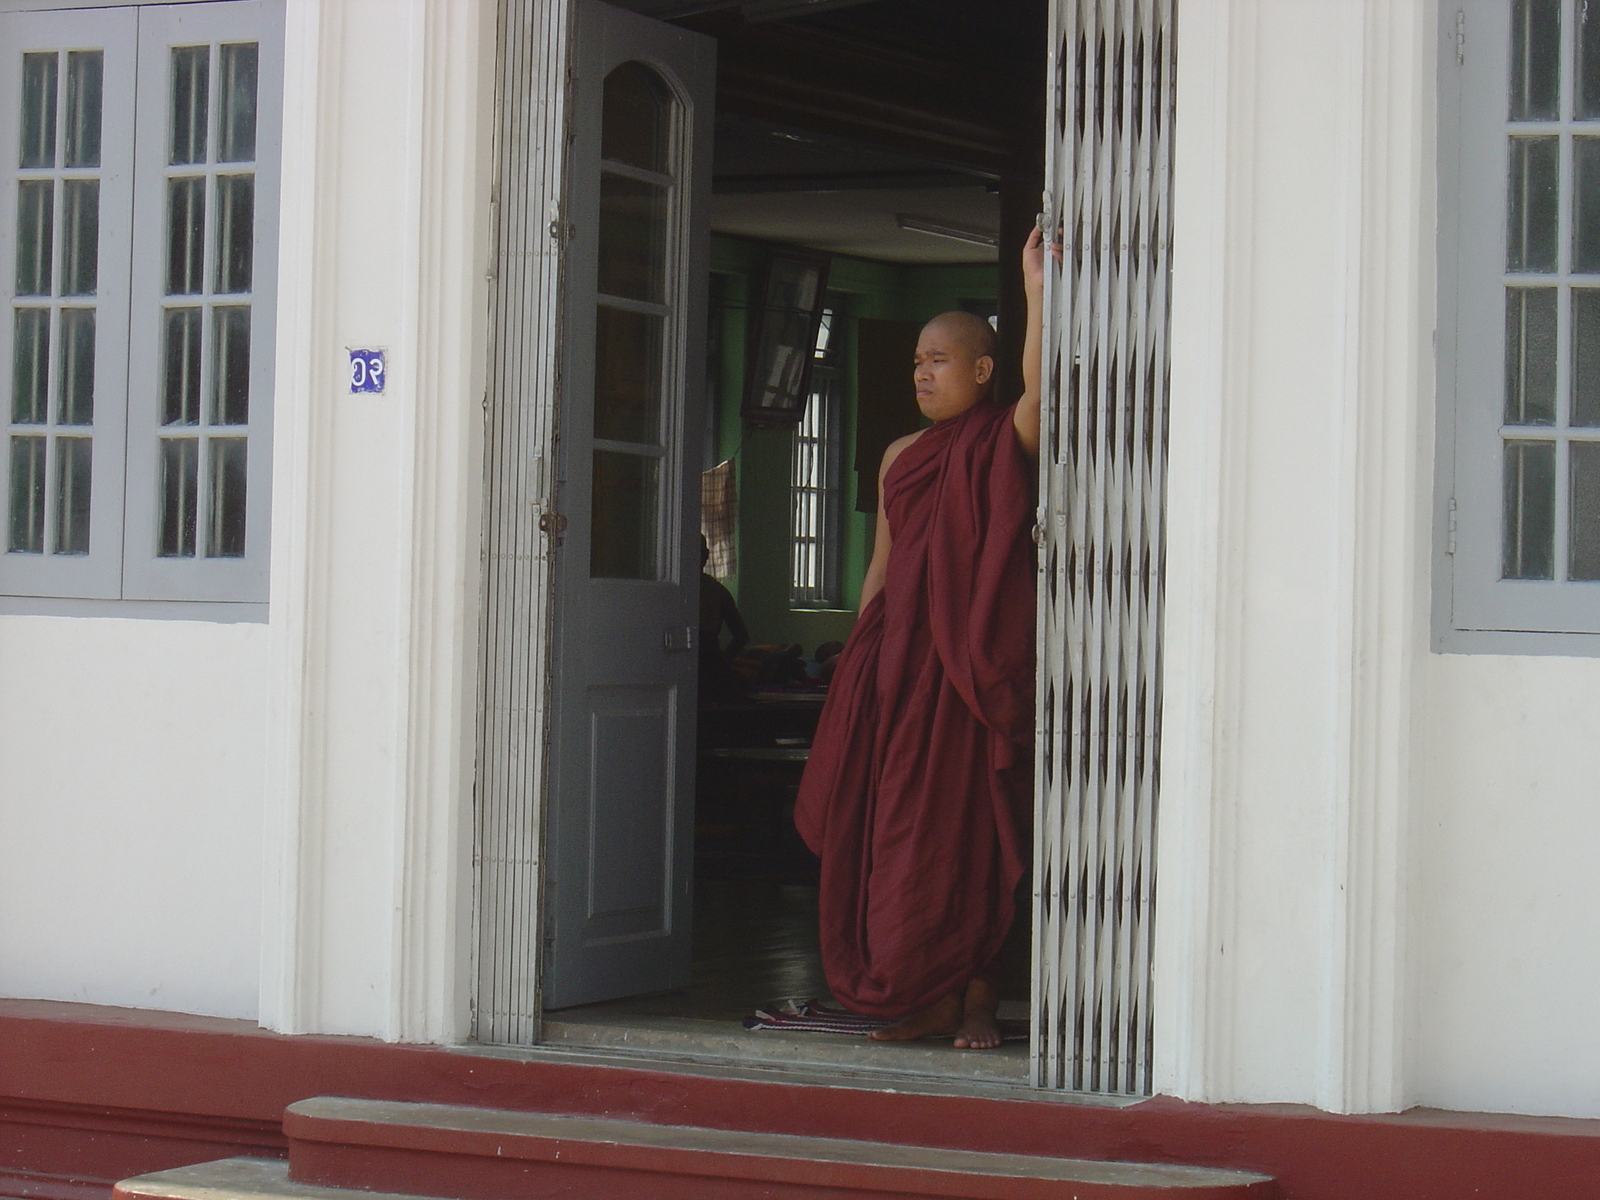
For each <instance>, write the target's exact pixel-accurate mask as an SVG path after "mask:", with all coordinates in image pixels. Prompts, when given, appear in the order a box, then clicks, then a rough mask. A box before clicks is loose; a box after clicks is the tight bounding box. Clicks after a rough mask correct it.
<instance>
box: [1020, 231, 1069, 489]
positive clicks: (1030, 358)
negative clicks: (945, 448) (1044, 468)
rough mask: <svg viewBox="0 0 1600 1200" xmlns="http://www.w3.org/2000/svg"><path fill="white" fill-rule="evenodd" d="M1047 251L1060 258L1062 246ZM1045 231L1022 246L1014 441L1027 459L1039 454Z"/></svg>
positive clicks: (1036, 232) (1052, 246) (1038, 232)
mask: <svg viewBox="0 0 1600 1200" xmlns="http://www.w3.org/2000/svg"><path fill="white" fill-rule="evenodd" d="M1049 249H1050V252H1051V253H1052V254H1053V255H1054V256H1055V259H1056V261H1057V262H1060V261H1061V247H1060V246H1057V245H1054V244H1052V245H1051V246H1050V247H1049ZM1044 252H1045V240H1044V234H1043V233H1042V232H1040V231H1039V230H1038V229H1037V228H1036V229H1034V231H1033V232H1032V233H1031V234H1029V235H1028V244H1027V245H1026V246H1024V247H1023V248H1022V284H1023V290H1024V291H1025V292H1026V293H1027V296H1028V332H1027V337H1026V338H1025V339H1024V341H1023V345H1022V399H1020V400H1018V401H1017V412H1016V425H1017V441H1019V442H1021V443H1022V448H1023V449H1024V450H1025V451H1027V453H1028V456H1029V457H1030V458H1038V457H1039V404H1040V401H1041V399H1042V398H1043V395H1044V393H1043V389H1042V387H1041V386H1040V379H1039V371H1040V362H1041V359H1042V356H1043V352H1044Z"/></svg>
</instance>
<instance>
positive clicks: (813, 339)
mask: <svg viewBox="0 0 1600 1200" xmlns="http://www.w3.org/2000/svg"><path fill="white" fill-rule="evenodd" d="M828 264H829V258H828V256H827V255H826V254H818V253H815V252H812V251H809V250H775V251H773V253H772V257H771V259H770V260H769V261H768V263H767V276H766V281H765V283H764V284H763V286H762V289H761V291H760V292H758V293H757V294H756V305H755V306H754V311H753V312H752V314H751V316H752V318H753V328H752V337H751V346H752V351H751V354H750V369H749V371H748V372H746V374H745V387H744V403H743V404H742V405H741V406H740V410H739V411H740V415H741V416H743V417H744V419H745V420H747V421H750V422H752V423H754V424H758V425H792V424H794V423H796V422H797V421H799V420H800V416H801V414H802V413H804V412H805V407H806V397H807V396H808V395H809V394H810V391H809V389H810V387H811V364H812V361H813V359H814V357H815V350H816V344H817V329H818V327H819V326H820V325H821V323H822V307H823V296H824V294H825V293H826V291H827V288H828Z"/></svg>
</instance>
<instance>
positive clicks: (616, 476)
mask: <svg viewBox="0 0 1600 1200" xmlns="http://www.w3.org/2000/svg"><path fill="white" fill-rule="evenodd" d="M659 467H660V463H659V462H658V461H657V460H656V459H654V458H648V457H646V456H644V455H641V454H620V453H617V452H616V451H612V450H596V451H595V452H594V501H593V513H594V517H593V523H592V525H591V526H590V531H589V574H590V575H593V576H595V577H596V578H603V579H655V578H657V567H656V512H657V500H656V492H657V488H658V482H657V480H658V476H659V474H660V471H659Z"/></svg>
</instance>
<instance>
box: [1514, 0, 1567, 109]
mask: <svg viewBox="0 0 1600 1200" xmlns="http://www.w3.org/2000/svg"><path fill="white" fill-rule="evenodd" d="M1560 94H1561V0H1515V3H1514V4H1513V5H1512V6H1511V119H1512V120H1513V121H1553V120H1555V119H1556V118H1557V117H1558V116H1559V110H1558V108H1557V104H1558V100H1559V97H1560Z"/></svg>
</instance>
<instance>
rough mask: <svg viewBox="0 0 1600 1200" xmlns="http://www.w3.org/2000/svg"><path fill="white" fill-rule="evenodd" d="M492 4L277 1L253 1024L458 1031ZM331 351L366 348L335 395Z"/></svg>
mask: <svg viewBox="0 0 1600 1200" xmlns="http://www.w3.org/2000/svg"><path fill="white" fill-rule="evenodd" d="M495 12H496V5H495V3H494V2H493V0H287V9H286V34H285V46H284V71H285V89H284V93H285V99H284V122H283V125H284V153H283V198H282V208H281V214H282V215H281V218H280V222H281V223H280V229H279V246H280V255H279V297H280V299H279V316H278V357H277V375H276V378H277V385H278V391H277V408H276V410H275V427H274V434H275V441H274V459H273V466H274V474H275V480H274V496H273V561H272V587H271V601H270V603H271V613H272V617H271V632H272V646H271V652H270V662H269V689H270V694H271V696H272V711H271V714H270V718H269V724H270V744H269V749H268V763H267V787H266V810H265V817H266V828H267V854H266V861H265V895H266V910H265V924H264V937H263V946H262V949H263V966H262V1002H261V1019H262V1023H263V1024H265V1025H267V1026H268V1027H270V1028H273V1029H279V1030H283V1031H286V1032H315V1033H359V1034H370V1035H376V1036H380V1037H387V1038H396V1039H404V1040H410V1041H428V1040H451V1039H453V1038H455V1037H458V1036H460V1035H461V1034H462V1033H463V1032H464V1031H465V1029H466V1027H467V1019H468V1012H469V1009H468V1000H469V996H468V992H467V987H466V969H467V966H468V963H469V962H470V944H469V942H468V940H467V939H468V937H469V935H470V928H471V908H470V895H471V892H470V888H471V859H470V853H471V794H472V765H473V759H472V735H473V713H474V691H473V688H474V679H475V668H476V643H477V620H478V611H477V575H476V571H477V562H478V549H479V545H480V527H481V518H480V515H479V506H478V497H479V495H480V493H481V491H482V468H481V451H480V443H481V431H482V424H483V407H482V401H483V395H484V392H483V378H484V376H483V363H484V359H485V352H484V342H485V337H486V325H487V320H486V313H487V290H486V284H485V274H486V270H487V265H488V246H487V230H488V215H489V211H490V180H489V175H488V165H489V163H490V161H491V154H490V148H491V145H492V133H491V125H492V84H493V77H494V65H493V64H494V17H495ZM351 347H369V348H373V347H375V348H382V349H385V350H386V351H387V352H388V376H387V387H386V391H385V392H384V394H382V395H372V396H353V395H351V394H349V388H348V379H349V361H348V356H347V353H346V351H347V349H348V348H351Z"/></svg>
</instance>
